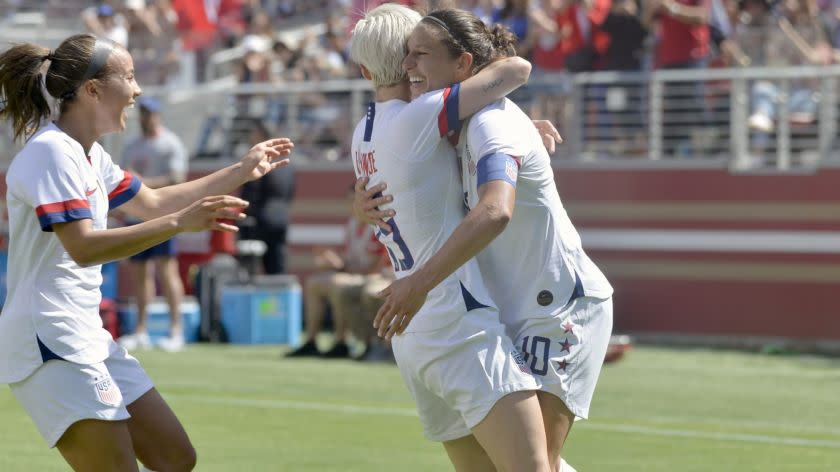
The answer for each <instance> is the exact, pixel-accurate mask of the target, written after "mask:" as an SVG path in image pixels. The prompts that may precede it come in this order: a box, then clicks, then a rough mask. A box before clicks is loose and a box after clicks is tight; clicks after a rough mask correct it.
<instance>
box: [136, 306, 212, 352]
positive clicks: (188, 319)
mask: <svg viewBox="0 0 840 472" xmlns="http://www.w3.org/2000/svg"><path fill="white" fill-rule="evenodd" d="M146 311H147V313H148V315H149V319H148V320H147V322H146V329H147V330H148V332H149V338H151V340H152V344H157V343H158V342H159V341H160V340H161V339H163V338H167V337H169V305H168V304H167V303H166V299H165V298H162V297H157V298H154V299H153V300H152V301H151V303H149V306H147V307H146ZM119 319H120V333H121V334H131V333H133V332H134V328H135V327H137V305H136V304H135V303H134V302H132V303H128V304H121V305H120V307H119ZM200 322H201V312H200V311H199V308H198V302H197V301H196V299H195V298H193V297H184V301H183V302H181V325H182V326H183V328H184V341H186V342H188V343H194V342H196V341H198V324H199V323H200Z"/></svg>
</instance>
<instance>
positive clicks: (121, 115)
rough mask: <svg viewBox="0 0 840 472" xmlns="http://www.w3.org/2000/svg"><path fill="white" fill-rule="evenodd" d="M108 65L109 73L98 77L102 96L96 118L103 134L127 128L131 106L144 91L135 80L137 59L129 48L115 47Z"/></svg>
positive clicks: (99, 96) (100, 95) (98, 93)
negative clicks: (134, 58)
mask: <svg viewBox="0 0 840 472" xmlns="http://www.w3.org/2000/svg"><path fill="white" fill-rule="evenodd" d="M108 67H109V68H110V73H109V74H108V76H107V77H106V78H104V79H101V80H97V81H96V82H97V83H98V87H97V88H96V90H97V95H98V99H99V100H98V105H97V107H96V117H95V120H96V123H97V125H98V127H99V128H101V132H102V134H105V133H113V132H117V131H123V130H124V129H125V122H126V119H127V117H128V116H127V115H128V113H127V109H128V108H132V107H133V106H134V101H135V99H136V98H137V97H138V96H140V94H141V93H142V90H140V86H139V85H137V82H136V81H135V80H134V61H133V60H132V59H131V55H130V54H129V53H128V52H127V51H125V50H124V49H122V48H116V49H114V50H113V52H111V55H110V56H109V57H108Z"/></svg>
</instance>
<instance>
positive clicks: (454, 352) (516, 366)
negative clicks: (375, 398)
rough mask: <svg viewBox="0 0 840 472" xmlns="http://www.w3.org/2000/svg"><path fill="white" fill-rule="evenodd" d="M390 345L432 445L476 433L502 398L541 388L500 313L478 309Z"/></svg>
mask: <svg viewBox="0 0 840 472" xmlns="http://www.w3.org/2000/svg"><path fill="white" fill-rule="evenodd" d="M391 344H392V347H393V350H394V357H395V358H396V360H397V365H398V366H399V369H400V373H401V374H402V377H403V380H404V381H405V383H406V385H407V386H408V390H409V392H410V393H411V396H412V397H413V398H414V401H415V402H416V404H417V412H418V413H419V415H420V422H421V423H422V424H423V433H424V434H425V436H426V438H428V439H429V440H432V441H440V442H443V441H450V440H453V439H458V438H461V437H464V436H468V435H470V434H472V433H471V431H470V430H471V428H473V427H475V426H476V425H478V423H480V422H481V421H482V420H483V419H484V418H485V417H486V416H487V414H488V413H489V412H490V409H491V408H493V405H495V404H496V402H497V401H499V399H501V398H502V397H504V396H505V395H508V394H510V393H513V392H518V391H522V390H536V389H537V388H538V387H539V384H538V383H537V381H536V380H535V379H534V377H533V376H532V375H530V373H528V369H527V368H526V367H525V366H524V364H523V362H522V359H521V358H520V357H519V353H518V352H517V351H516V348H515V347H514V346H513V343H512V342H511V340H510V338H508V337H507V335H506V334H505V332H504V326H503V325H502V324H501V323H499V320H498V312H497V311H495V310H486V309H483V308H478V309H474V310H472V311H469V312H468V313H467V314H465V315H463V316H461V318H460V319H458V320H457V321H455V322H453V323H451V324H449V325H447V326H445V327H443V328H441V329H438V330H434V331H426V332H412V333H403V334H401V335H399V336H394V337H393V338H392V340H391Z"/></svg>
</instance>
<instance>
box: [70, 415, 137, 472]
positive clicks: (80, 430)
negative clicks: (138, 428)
mask: <svg viewBox="0 0 840 472" xmlns="http://www.w3.org/2000/svg"><path fill="white" fill-rule="evenodd" d="M56 447H57V448H58V451H59V452H60V453H61V455H62V456H63V457H64V460H66V461H67V463H68V464H69V465H70V467H72V468H73V470H74V471H76V472H123V471H126V472H135V471H137V470H138V469H137V459H136V458H135V457H134V451H133V449H132V447H131V434H129V431H128V426H127V422H126V421H102V420H82V421H78V422H76V423H73V424H72V425H71V426H70V427H69V428H67V431H65V432H64V434H63V435H62V436H61V439H59V440H58V443H57V444H56Z"/></svg>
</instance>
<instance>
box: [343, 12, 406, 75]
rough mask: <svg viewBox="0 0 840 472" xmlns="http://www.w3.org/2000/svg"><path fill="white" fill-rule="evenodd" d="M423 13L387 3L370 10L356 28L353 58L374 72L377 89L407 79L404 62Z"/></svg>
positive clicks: (351, 55)
mask: <svg viewBox="0 0 840 472" xmlns="http://www.w3.org/2000/svg"><path fill="white" fill-rule="evenodd" d="M421 18H422V17H421V16H420V13H417V12H416V11H414V10H412V9H411V8H408V7H405V6H402V5H397V4H393V3H386V4H383V5H380V6H378V7H376V8H374V9H373V10H371V11H369V12H368V13H367V14H366V15H365V17H364V18H362V19H361V20H359V22H358V23H356V27H355V28H353V38H352V41H351V43H350V58H351V59H353V62H355V63H356V64H360V65H363V66H365V68H367V70H368V71H370V74H371V77H372V79H373V86H374V87H388V86H391V85H396V84H398V83H400V82H402V81H403V80H405V72H404V71H403V69H402V61H403V59H404V58H405V55H406V52H407V43H408V37H409V36H410V35H411V32H412V31H413V30H414V27H415V26H417V24H418V23H420V19H421Z"/></svg>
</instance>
